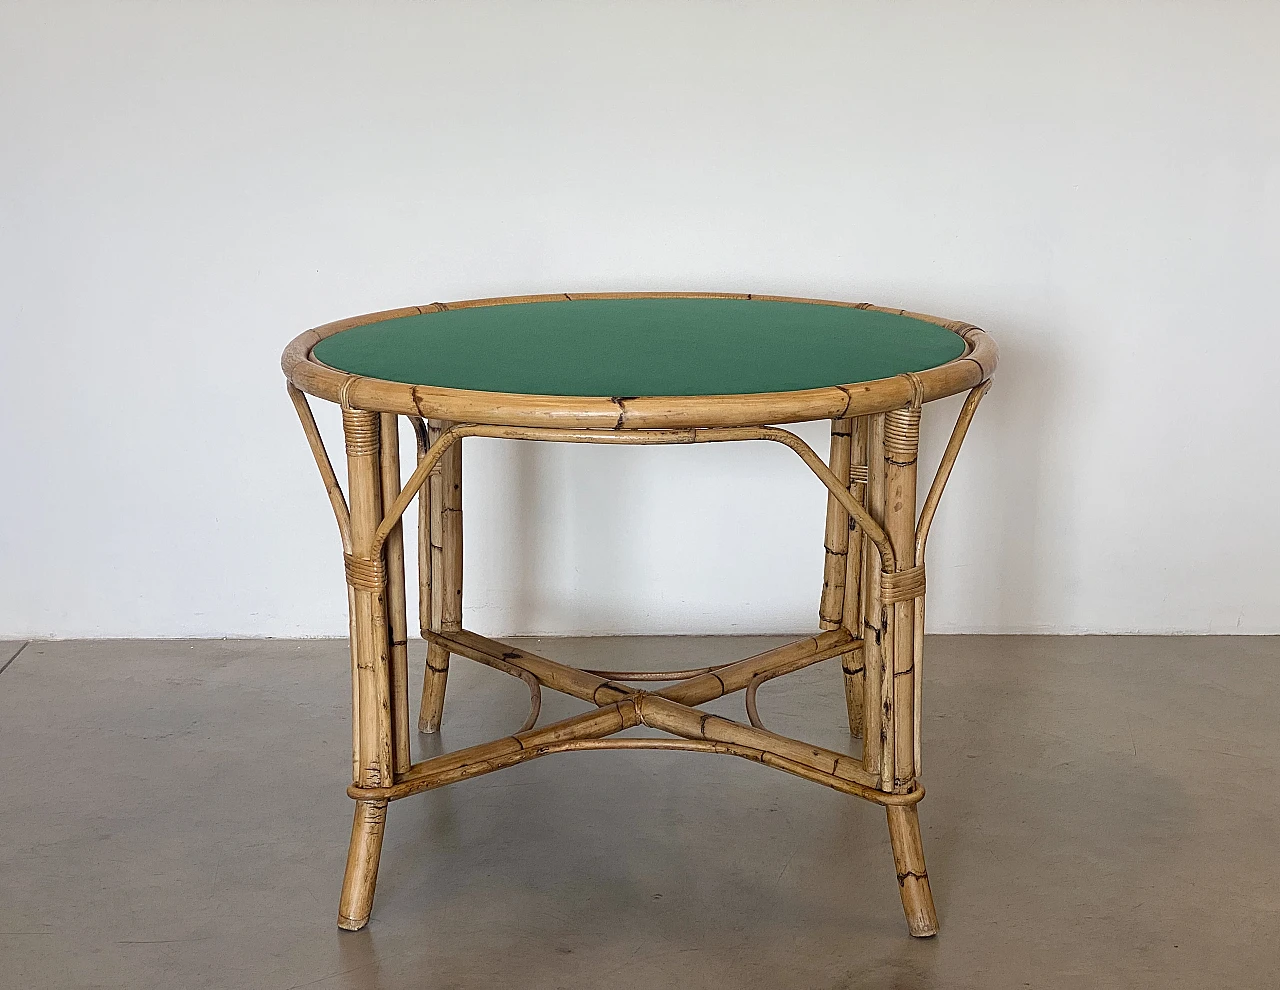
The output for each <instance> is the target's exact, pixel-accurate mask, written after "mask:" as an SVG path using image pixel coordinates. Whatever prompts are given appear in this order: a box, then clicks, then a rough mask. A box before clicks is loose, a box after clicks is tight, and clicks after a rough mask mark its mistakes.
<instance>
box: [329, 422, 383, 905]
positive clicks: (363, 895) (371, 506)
mask: <svg viewBox="0 0 1280 990" xmlns="http://www.w3.org/2000/svg"><path fill="white" fill-rule="evenodd" d="M342 425H343V429H344V432H345V433H346V446H347V474H348V488H349V493H350V500H351V544H352V552H351V553H350V554H349V555H348V556H347V561H346V563H347V585H348V587H349V588H350V589H351V599H352V602H353V604H354V612H353V621H352V629H353V632H354V642H353V652H354V655H355V674H356V695H357V700H358V706H357V709H356V716H355V717H356V718H357V719H358V722H359V732H358V744H359V745H358V751H359V752H358V761H357V766H358V773H357V779H356V783H357V784H358V785H360V786H363V787H381V786H387V785H390V784H391V783H393V780H394V772H393V771H394V766H395V759H394V755H393V743H392V717H391V671H390V666H391V664H390V655H389V654H390V650H389V643H388V629H387V606H386V565H385V561H384V559H383V555H382V554H381V553H378V554H377V555H376V556H370V553H371V550H372V546H373V540H374V534H375V533H376V531H377V528H378V523H379V522H380V521H381V519H382V505H383V496H382V490H381V483H380V478H379V475H380V473H381V471H380V468H381V463H380V459H381V453H380V446H381V445H380V443H379V434H380V432H381V431H380V429H379V426H380V420H379V416H378V414H377V413H370V412H363V411H359V410H352V409H343V410H342ZM385 821H386V806H385V803H382V802H377V801H372V802H359V803H357V806H356V814H355V820H354V822H353V824H352V828H351V846H350V849H349V851H348V855H347V870H346V875H345V876H344V878H343V881H342V897H341V900H340V902H339V909H338V925H339V926H340V927H342V928H346V929H350V930H355V929H357V928H361V927H363V926H364V924H365V923H366V922H367V921H368V920H369V911H370V909H371V907H372V904H373V890H374V885H375V883H376V882H377V871H378V855H379V852H380V850H381V848H382V831H383V825H384V823H385Z"/></svg>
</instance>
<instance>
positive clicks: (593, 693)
mask: <svg viewBox="0 0 1280 990" xmlns="http://www.w3.org/2000/svg"><path fill="white" fill-rule="evenodd" d="M428 636H429V638H430V639H431V640H432V641H434V642H439V643H440V645H441V646H442V647H443V648H445V649H448V650H449V651H451V652H453V653H456V654H458V656H461V657H467V658H468V659H469V660H475V661H476V662H477V663H483V664H485V665H487V666H490V667H493V666H496V665H495V664H494V663H493V661H495V660H498V661H501V662H502V663H503V664H505V665H508V666H512V667H517V668H519V669H520V670H524V671H527V672H528V673H530V674H532V675H533V676H534V677H536V678H537V679H538V682H539V683H540V684H542V685H543V686H544V687H549V688H551V689H552V690H553V691H559V692H560V693H561V694H567V695H569V696H571V697H574V698H578V699H580V700H582V701H588V702H590V703H591V704H593V705H608V704H613V703H614V702H616V701H621V700H624V699H626V698H629V697H630V696H631V694H632V691H631V690H630V689H629V688H627V687H626V686H625V685H623V684H615V683H614V682H613V681H610V680H608V679H607V678H604V677H600V676H599V675H597V674H592V673H589V672H587V671H585V670H579V669H578V668H577V667H570V666H568V665H567V664H563V663H556V661H554V660H548V659H547V658H546V657H540V656H538V655H537V654H536V653H530V652H529V651H528V650H518V649H516V648H515V647H513V646H507V645H506V644H505V643H499V642H498V641H497V640H496V639H489V638H488V637H487V636H481V635H480V634H479V633H473V632H470V631H469V630H466V629H460V630H458V631H457V632H454V633H434V632H433V633H428ZM498 669H502V668H501V667H499V668H498Z"/></svg>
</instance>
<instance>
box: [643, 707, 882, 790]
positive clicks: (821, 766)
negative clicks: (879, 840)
mask: <svg viewBox="0 0 1280 990" xmlns="http://www.w3.org/2000/svg"><path fill="white" fill-rule="evenodd" d="M636 704H637V705H638V707H639V709H640V717H641V718H642V719H643V720H644V724H645V725H648V726H651V727H653V728H655V729H663V730H665V731H667V732H671V733H673V734H675V735H678V736H684V737H686V738H688V739H708V740H710V741H711V742H720V743H729V744H732V745H736V746H744V747H747V748H749V749H755V750H758V751H760V752H762V753H768V754H772V755H773V756H777V757H780V758H782V759H783V760H786V761H788V762H790V763H795V764H799V765H800V766H804V767H808V768H809V769H810V770H814V771H817V772H818V773H823V774H828V775H830V776H832V777H837V778H839V779H841V780H847V781H851V782H853V783H855V784H860V785H862V786H863V787H868V788H874V787H875V786H876V784H877V783H878V781H877V779H876V778H875V777H874V776H873V775H872V774H869V773H867V772H866V771H865V770H864V769H863V768H862V764H861V762H860V761H858V760H857V759H855V758H854V757H851V756H846V755H844V754H843V753H837V752H835V751H834V750H830V749H825V748H823V747H822V746H814V745H812V744H810V743H803V742H799V741H798V740H795V739H789V738H787V737H786V736H780V735H778V734H777V733H774V732H770V731H769V730H768V729H758V728H756V727H755V726H752V725H743V724H742V723H741V722H734V721H731V720H730V719H727V718H720V717H719V716H718V715H709V714H707V713H706V712H703V711H699V710H698V709H696V708H689V707H687V706H685V705H681V704H677V703H676V702H674V701H669V700H668V699H666V698H664V697H662V696H661V695H656V694H646V695H642V696H640V697H639V699H638V700H637V701H636Z"/></svg>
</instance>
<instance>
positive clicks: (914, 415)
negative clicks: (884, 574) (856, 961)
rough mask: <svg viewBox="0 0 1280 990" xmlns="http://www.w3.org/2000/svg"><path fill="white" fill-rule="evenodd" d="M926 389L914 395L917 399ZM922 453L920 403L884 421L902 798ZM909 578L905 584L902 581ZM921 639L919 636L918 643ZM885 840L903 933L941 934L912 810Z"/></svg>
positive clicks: (908, 745) (906, 785) (896, 780)
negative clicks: (894, 872) (904, 921)
mask: <svg viewBox="0 0 1280 990" xmlns="http://www.w3.org/2000/svg"><path fill="white" fill-rule="evenodd" d="M922 393H923V389H919V390H918V394H922ZM919 448H920V400H919V398H917V399H916V400H915V401H913V402H912V403H911V404H910V405H909V406H907V407H906V408H904V409H898V410H894V411H892V412H889V413H886V414H885V439H884V463H885V530H886V531H887V532H888V533H889V538H890V539H891V540H892V541H893V545H894V551H895V554H896V556H897V560H898V572H897V573H896V574H894V575H893V580H894V584H893V588H892V591H893V594H892V596H891V597H892V602H891V604H890V605H889V608H888V609H887V614H888V617H889V622H890V626H889V628H891V629H892V636H891V637H890V641H891V644H892V652H891V653H889V654H887V655H886V665H888V663H889V660H890V658H891V659H892V669H893V681H892V684H893V688H892V690H893V704H892V721H891V725H892V731H891V738H892V740H893V757H892V767H893V776H892V784H893V789H894V790H895V791H897V792H899V793H905V792H907V791H910V790H912V789H913V788H914V787H915V778H916V766H915V755H916V741H917V731H918V726H917V723H916V716H915V703H916V696H917V695H916V669H915V658H916V655H917V640H918V634H922V632H923V630H922V629H921V628H920V627H919V626H918V625H917V620H916V614H915V613H916V605H917V604H918V603H919V602H920V601H922V600H923V597H922V595H923V590H924V581H923V571H921V570H919V569H918V565H919V564H920V563H921V562H920V561H918V560H917V559H916V461H917V457H918V454H919ZM904 574H906V575H914V580H907V579H906V578H904V577H903V575H904ZM921 638H922V637H921ZM882 786H883V781H882ZM886 813H887V815H888V823H889V840H890V844H891V845H892V846H893V859H894V864H895V866H896V868H897V875H898V889H899V893H900V894H901V896H902V909H903V912H904V913H905V914H906V917H907V928H908V930H909V931H910V932H911V934H912V935H915V936H928V935H933V934H935V933H936V932H937V930H938V918H937V914H936V912H935V910H934V905H933V895H932V893H931V892H930V890H929V876H928V873H927V872H926V871H925V865H924V848H923V845H922V843H921V840H920V818H919V814H918V811H917V809H916V808H915V807H914V806H913V807H910V808H901V807H899V808H889V809H886Z"/></svg>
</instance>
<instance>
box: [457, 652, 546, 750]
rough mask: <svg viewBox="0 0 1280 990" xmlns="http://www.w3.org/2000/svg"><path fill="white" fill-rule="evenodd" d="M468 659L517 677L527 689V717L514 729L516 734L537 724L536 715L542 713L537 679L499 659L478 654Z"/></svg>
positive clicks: (539, 684) (540, 690)
mask: <svg viewBox="0 0 1280 990" xmlns="http://www.w3.org/2000/svg"><path fill="white" fill-rule="evenodd" d="M470 659H473V660H475V661H476V663H480V664H484V666H486V667H492V668H493V669H494V670H500V671H502V672H503V673H504V674H510V675H511V676H512V677H518V678H520V680H522V681H524V683H525V685H526V686H527V687H528V688H529V717H528V718H526V719H525V720H524V725H522V726H520V728H518V729H516V734H519V733H521V732H528V731H529V730H530V729H532V728H533V727H534V726H535V725H537V724H538V715H539V714H540V713H541V712H542V683H541V682H540V681H539V680H538V678H537V677H535V676H534V675H533V674H531V673H530V672H529V671H527V670H524V669H523V668H521V667H517V666H516V665H515V664H513V663H507V662H506V661H505V660H503V659H501V658H499V657H491V656H484V655H483V654H479V655H477V656H474V657H471V658H470Z"/></svg>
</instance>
